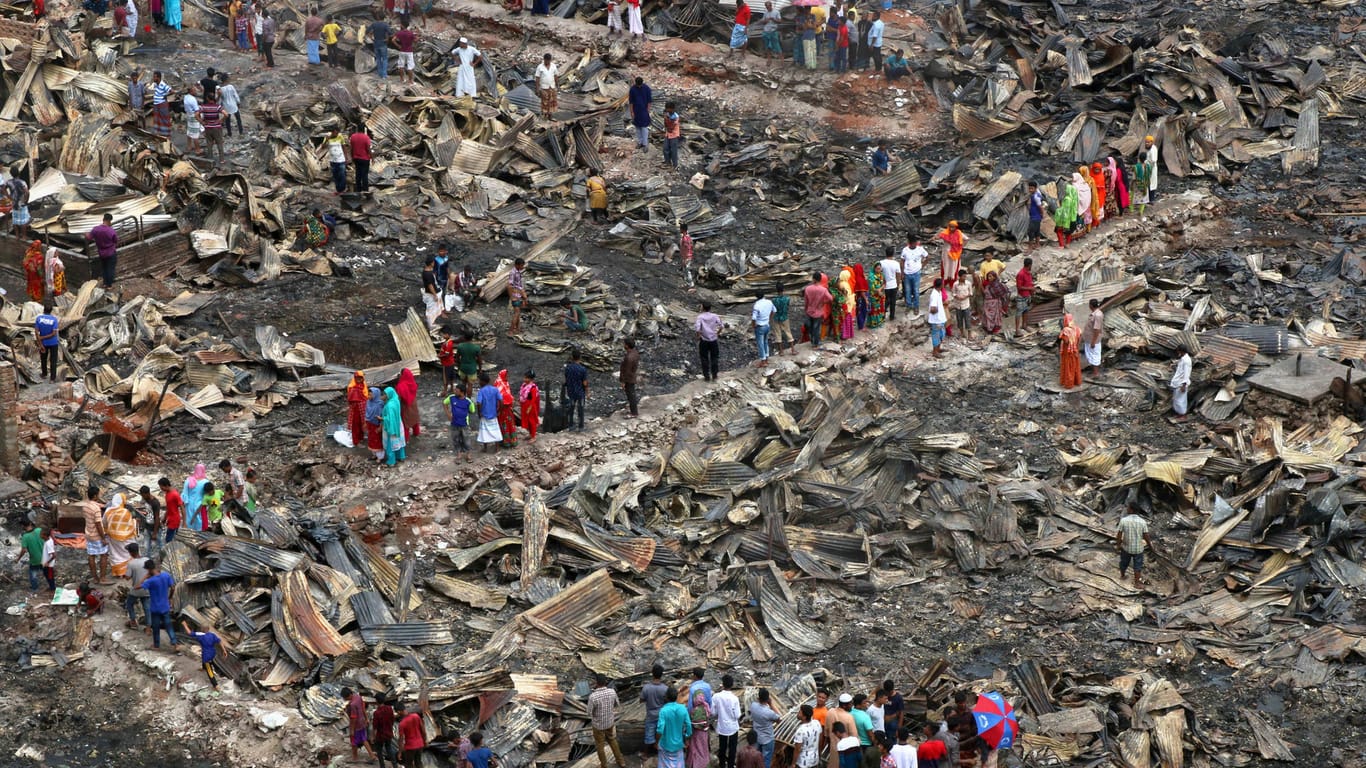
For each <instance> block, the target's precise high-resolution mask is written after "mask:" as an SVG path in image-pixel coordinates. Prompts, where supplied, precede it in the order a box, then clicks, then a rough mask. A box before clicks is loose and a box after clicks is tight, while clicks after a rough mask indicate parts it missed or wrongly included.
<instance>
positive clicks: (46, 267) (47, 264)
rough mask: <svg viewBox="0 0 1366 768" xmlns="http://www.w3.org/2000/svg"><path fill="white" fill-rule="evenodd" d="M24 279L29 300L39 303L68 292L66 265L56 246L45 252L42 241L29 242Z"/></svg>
mask: <svg viewBox="0 0 1366 768" xmlns="http://www.w3.org/2000/svg"><path fill="white" fill-rule="evenodd" d="M24 281H25V290H26V292H27V293H28V298H29V300H30V301H36V302H38V303H39V304H41V303H42V302H43V300H44V299H48V298H53V297H56V296H61V295H62V294H63V293H66V265H65V264H63V263H62V259H61V257H59V256H58V255H57V249H56V247H50V248H48V249H47V251H46V252H44V250H43V244H42V242H41V241H39V240H34V241H33V242H32V243H30V244H29V247H28V251H26V252H25V253H24Z"/></svg>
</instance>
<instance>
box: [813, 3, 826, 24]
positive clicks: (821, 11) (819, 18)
mask: <svg viewBox="0 0 1366 768" xmlns="http://www.w3.org/2000/svg"><path fill="white" fill-rule="evenodd" d="M811 15H812V16H815V17H816V23H817V24H820V25H821V26H822V27H823V26H825V18H826V15H827V14H826V11H825V8H824V7H822V6H816V7H815V8H812V9H811Z"/></svg>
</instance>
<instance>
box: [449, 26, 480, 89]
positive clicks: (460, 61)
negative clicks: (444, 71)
mask: <svg viewBox="0 0 1366 768" xmlns="http://www.w3.org/2000/svg"><path fill="white" fill-rule="evenodd" d="M451 59H452V61H454V62H455V67H456V70H455V98H457V99H459V98H461V97H464V96H469V97H470V98H475V97H476V96H478V95H479V84H478V81H476V80H475V77H474V68H475V67H482V66H484V57H483V56H482V55H480V53H479V49H478V48H475V47H474V46H472V45H470V41H469V39H468V38H464V37H462V38H460V42H458V43H456V44H455V47H454V48H452V49H451Z"/></svg>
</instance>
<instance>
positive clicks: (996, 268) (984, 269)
mask: <svg viewBox="0 0 1366 768" xmlns="http://www.w3.org/2000/svg"><path fill="white" fill-rule="evenodd" d="M1005 270H1006V265H1005V262H1003V261H1001V260H1000V259H987V260H986V261H984V262H982V266H981V267H980V268H978V270H977V278H978V279H979V280H980V279H985V278H986V276H987V273H988V272H995V273H996V274H998V275H999V274H1001V273H1002V272H1004V271H1005Z"/></svg>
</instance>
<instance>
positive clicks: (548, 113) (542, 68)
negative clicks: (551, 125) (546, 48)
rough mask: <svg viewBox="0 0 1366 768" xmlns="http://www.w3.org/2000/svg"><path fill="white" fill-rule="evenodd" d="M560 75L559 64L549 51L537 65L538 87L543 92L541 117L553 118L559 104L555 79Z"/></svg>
mask: <svg viewBox="0 0 1366 768" xmlns="http://www.w3.org/2000/svg"><path fill="white" fill-rule="evenodd" d="M559 75H560V68H559V65H557V64H555V63H553V62H552V61H551V59H550V54H548V53H547V54H546V55H545V58H544V59H542V60H541V63H540V64H539V65H538V66H537V67H536V89H537V91H538V92H539V93H540V94H541V117H544V118H545V119H547V120H551V119H553V115H554V112H555V109H556V107H558V106H559V104H558V103H557V102H556V98H555V86H556V82H555V81H556V78H558V77H559Z"/></svg>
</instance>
